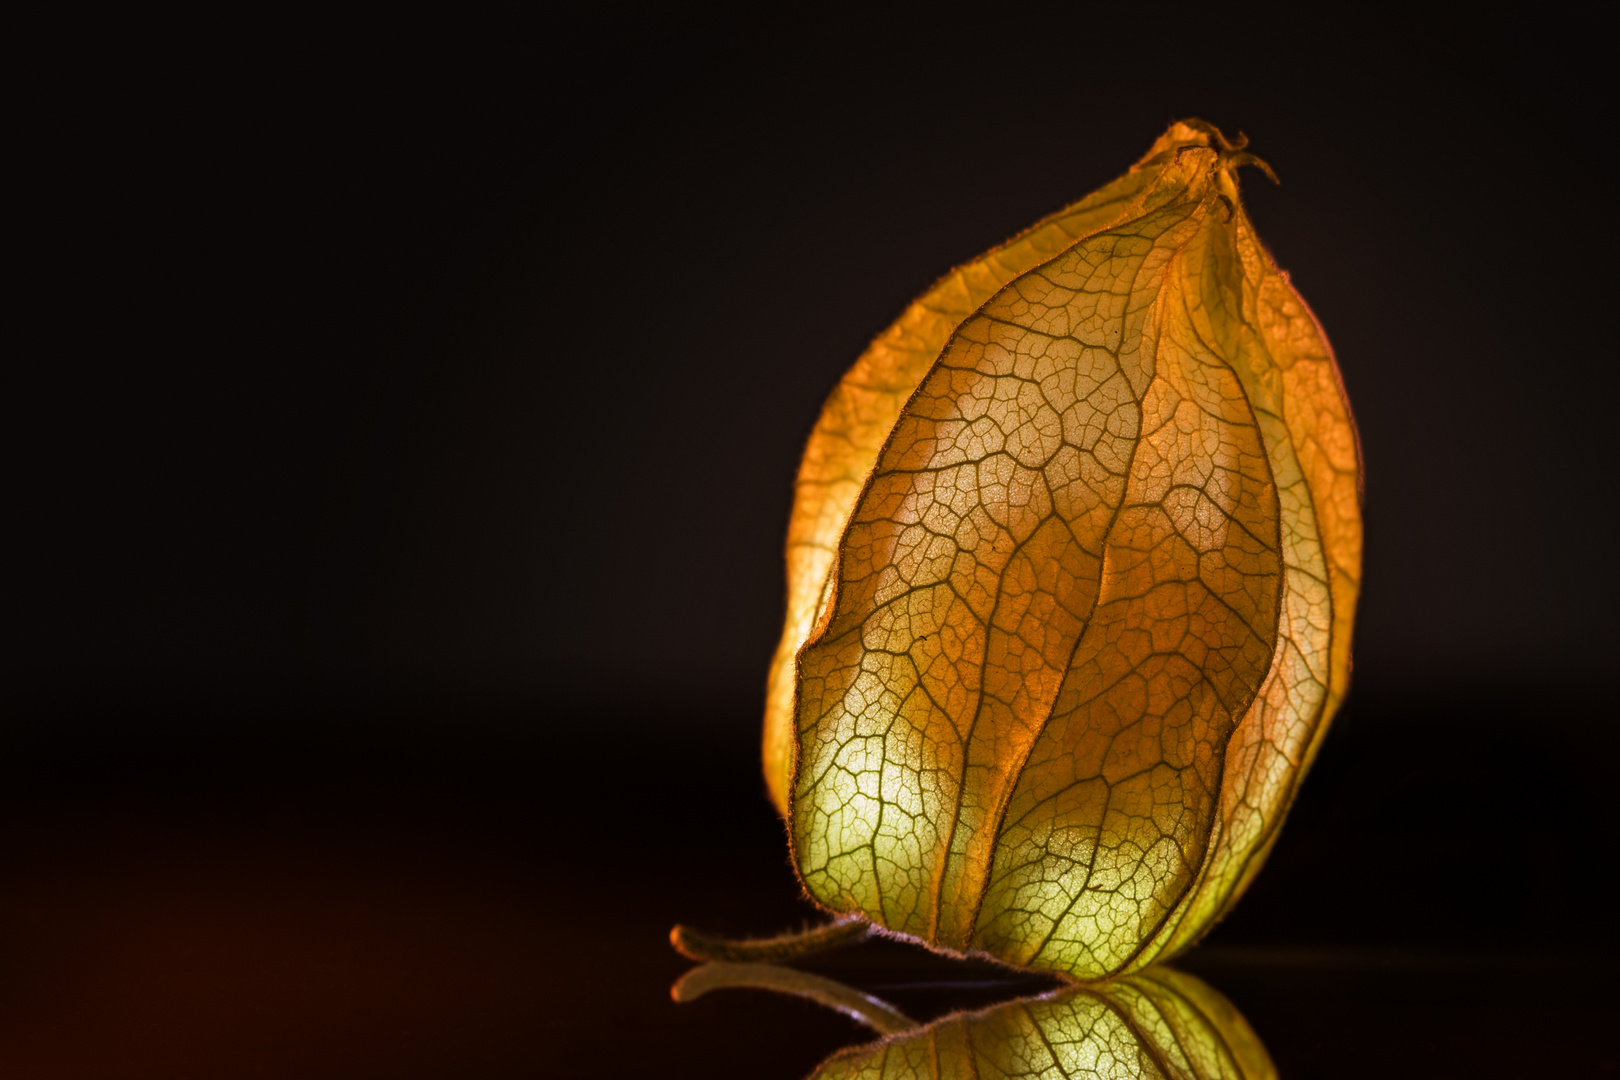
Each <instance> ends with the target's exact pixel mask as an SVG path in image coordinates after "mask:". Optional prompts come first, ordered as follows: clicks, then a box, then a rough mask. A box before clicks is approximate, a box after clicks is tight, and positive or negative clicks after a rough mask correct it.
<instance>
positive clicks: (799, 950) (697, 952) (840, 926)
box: [669, 918, 872, 964]
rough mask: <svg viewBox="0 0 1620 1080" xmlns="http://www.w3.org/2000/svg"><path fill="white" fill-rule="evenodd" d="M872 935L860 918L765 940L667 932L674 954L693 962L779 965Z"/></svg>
mask: <svg viewBox="0 0 1620 1080" xmlns="http://www.w3.org/2000/svg"><path fill="white" fill-rule="evenodd" d="M871 932H872V927H871V924H870V923H868V922H866V921H865V920H864V919H858V918H851V919H839V920H837V921H836V922H830V923H827V924H826V925H824V926H816V927H812V928H811V929H809V930H801V931H799V932H797V933H787V934H778V935H777V936H775V937H768V938H748V939H742V940H738V939H734V938H723V937H719V936H718V935H715V934H706V933H704V932H703V931H701V930H694V929H692V928H691V927H690V926H677V927H675V929H673V930H671V931H670V932H669V943H670V944H671V945H673V946H675V951H676V952H679V953H680V954H681V955H682V956H689V957H691V958H692V959H693V960H726V961H730V962H733V963H738V964H746V963H765V964H780V963H786V962H787V961H790V960H797V959H798V958H799V957H801V956H810V955H811V954H813V953H818V952H825V951H827V950H828V949H836V948H838V947H839V946H840V945H853V944H854V943H855V942H857V941H863V940H865V938H866V936H867V935H868V934H870V933H871Z"/></svg>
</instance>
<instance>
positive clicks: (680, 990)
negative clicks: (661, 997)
mask: <svg viewBox="0 0 1620 1080" xmlns="http://www.w3.org/2000/svg"><path fill="white" fill-rule="evenodd" d="M730 986H750V987H755V988H758V989H761V990H775V991H777V992H778V993H782V994H794V995H797V996H798V997H802V998H809V999H810V1000H811V1001H814V1002H816V1003H817V1004H819V1005H825V1006H827V1007H828V1008H829V1009H837V1010H838V1011H839V1012H841V1013H844V1014H846V1015H848V1016H851V1017H854V1018H855V1019H856V1020H859V1021H860V1022H861V1023H863V1024H865V1025H866V1026H867V1027H869V1028H871V1029H872V1030H874V1031H876V1032H877V1033H878V1034H880V1035H894V1034H896V1033H898V1032H902V1031H910V1030H911V1029H913V1028H915V1027H917V1026H918V1025H917V1021H915V1020H913V1019H912V1018H911V1017H909V1016H907V1015H906V1014H905V1013H903V1012H901V1011H900V1010H899V1009H896V1008H895V1007H894V1006H893V1005H890V1004H889V1003H888V1002H886V1001H883V1000H882V999H880V998H875V997H873V996H872V995H871V994H863V993H861V992H860V991H859V990H857V989H855V988H854V987H853V986H845V985H844V984H843V983H841V982H834V981H833V980H832V979H827V978H823V977H822V976H820V975H812V974H810V973H809V972H808V971H797V970H795V969H793V968H785V967H777V966H776V965H775V964H731V963H727V962H725V961H723V960H717V961H714V962H712V963H708V964H703V965H702V966H700V967H695V968H693V969H692V970H691V971H688V972H687V973H686V974H685V975H682V976H681V977H680V978H679V979H677V980H676V982H675V985H674V986H672V987H670V988H669V996H670V997H672V998H674V999H675V1000H676V1001H692V1000H694V999H696V998H700V997H702V996H703V995H704V994H707V993H708V992H709V991H710V990H723V989H725V988H726V987H730Z"/></svg>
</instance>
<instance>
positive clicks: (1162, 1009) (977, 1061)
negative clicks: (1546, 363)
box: [813, 968, 1277, 1080]
mask: <svg viewBox="0 0 1620 1080" xmlns="http://www.w3.org/2000/svg"><path fill="white" fill-rule="evenodd" d="M1276 1075H1277V1072H1276V1069H1275V1068H1274V1067H1273V1066H1272V1064H1271V1058H1270V1057H1269V1056H1268V1055H1267V1054H1266V1050H1265V1047H1264V1046H1263V1045H1262V1044H1261V1042H1260V1039H1259V1037H1258V1036H1256V1035H1255V1033H1254V1030H1253V1029H1252V1028H1250V1027H1249V1025H1248V1023H1247V1022H1246V1021H1245V1020H1244V1019H1243V1017H1242V1016H1241V1015H1239V1013H1238V1011H1237V1010H1236V1009H1235V1008H1233V1007H1232V1004H1231V1003H1230V1002H1228V1001H1227V1000H1226V999H1225V998H1224V997H1222V996H1221V995H1220V994H1218V993H1216V992H1215V991H1214V990H1213V989H1211V988H1210V987H1209V986H1207V985H1205V984H1204V983H1203V982H1201V981H1199V980H1198V979H1195V978H1193V977H1192V976H1191V975H1187V974H1185V973H1184V972H1179V971H1172V970H1170V969H1168V968H1149V969H1148V970H1146V971H1142V972H1138V973H1137V974H1135V975H1128V976H1124V977H1122V978H1119V979H1115V980H1113V981H1111V982H1107V983H1100V984H1097V985H1094V986H1085V987H1068V988H1065V989H1062V990H1056V991H1053V992H1052V993H1049V994H1043V995H1041V996H1040V997H1034V998H1023V999H1020V1000H1017V1001H1010V1002H1006V1003H1004V1004H1001V1005H997V1006H994V1007H992V1008H989V1009H982V1010H979V1011H976V1012H967V1013H954V1014H952V1015H950V1016H946V1017H944V1018H942V1019H939V1020H936V1021H934V1022H933V1023H931V1024H929V1025H927V1026H926V1027H923V1028H919V1029H917V1030H914V1031H908V1032H902V1033H900V1034H896V1035H891V1036H889V1037H888V1038H885V1039H883V1040H881V1041H879V1042H875V1043H868V1044H867V1045H865V1046H856V1047H852V1048H850V1049H848V1050H844V1051H841V1052H839V1053H837V1054H835V1055H833V1056H832V1057H831V1058H828V1059H827V1060H826V1061H825V1062H823V1063H822V1065H821V1067H820V1068H819V1069H817V1070H816V1073H815V1076H814V1077H813V1080H909V1078H912V1077H915V1078H917V1080H958V1078H960V1080H968V1078H970V1077H974V1078H976V1077H992V1076H1005V1077H1017V1078H1019V1080H1062V1078H1067V1080H1137V1078H1152V1080H1217V1078H1218V1080H1275V1078H1276Z"/></svg>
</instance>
